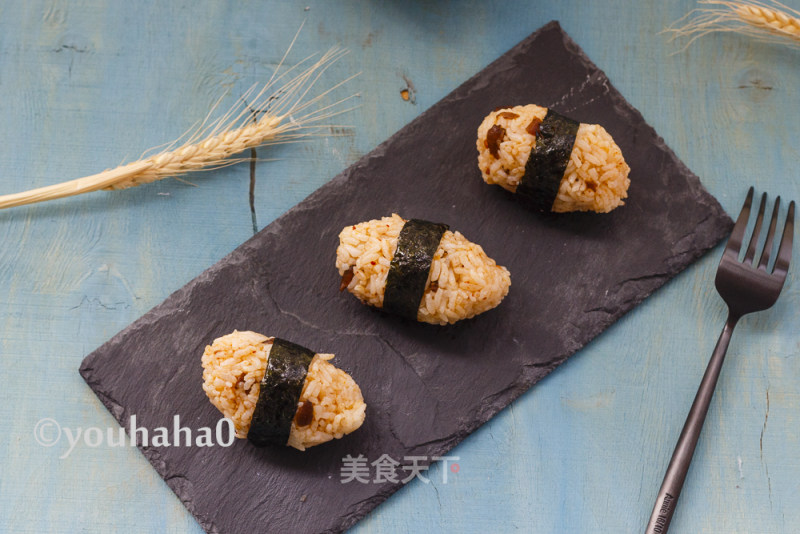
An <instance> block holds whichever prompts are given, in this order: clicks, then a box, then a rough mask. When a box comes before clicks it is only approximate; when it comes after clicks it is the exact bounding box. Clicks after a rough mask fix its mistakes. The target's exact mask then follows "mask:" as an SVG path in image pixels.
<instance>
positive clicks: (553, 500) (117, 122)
mask: <svg viewBox="0 0 800 534" xmlns="http://www.w3.org/2000/svg"><path fill="white" fill-rule="evenodd" d="M792 3H794V2H792ZM692 7H694V3H693V2H691V1H689V0H681V1H676V2H656V1H654V0H648V1H642V2H634V1H622V0H614V1H608V2H602V3H600V2H578V1H563V2H552V3H550V4H547V5H541V4H540V3H530V2H524V1H507V2H502V3H499V2H497V3H493V2H455V1H449V2H447V1H441V2H424V1H412V2H391V1H385V2H378V1H374V2H357V1H342V2H337V3H332V2H324V1H321V0H320V1H312V0H305V1H303V2H277V1H269V2H257V1H251V2H233V1H228V2H225V1H213V0H204V1H198V2H172V3H160V2H154V1H150V2H137V3H135V4H131V5H129V4H127V3H121V2H104V1H102V0H91V1H90V0H81V1H74V2H64V1H61V0H32V1H21V0H12V1H7V2H3V3H2V5H0V94H2V95H3V97H2V98H0V112H1V113H0V116H2V117H3V120H2V121H0V140H2V142H0V168H2V172H0V192H3V193H6V192H9V193H10V192H17V191H20V190H23V189H27V188H30V187H38V186H42V185H47V184H50V183H54V182H57V181H60V180H65V179H71V178H76V177H79V176H83V175H87V174H91V173H93V172H97V171H99V170H102V169H104V168H108V167H113V166H115V165H117V164H118V163H119V162H121V161H123V160H126V161H130V160H133V159H135V158H137V157H138V156H139V154H140V153H141V152H142V151H144V150H145V149H147V148H149V147H152V146H156V145H159V144H161V143H163V142H165V141H168V140H171V139H173V138H175V137H177V136H178V135H180V134H181V133H183V132H184V131H185V130H186V129H187V128H189V127H190V126H191V125H192V123H194V121H196V120H198V119H200V118H202V117H203V116H205V114H206V113H207V111H208V107H209V105H210V104H211V103H212V102H213V101H214V100H215V99H216V98H217V97H218V96H219V95H220V94H221V92H222V91H224V90H230V96H229V97H227V99H226V100H225V101H224V102H223V107H224V106H225V105H227V104H230V103H232V102H233V101H234V99H235V98H236V96H237V95H239V94H241V92H242V91H243V90H244V89H246V88H247V87H249V86H250V85H252V84H253V83H257V82H263V81H264V80H266V79H267V78H268V77H269V75H270V74H271V69H272V68H273V67H274V65H275V64H276V63H277V62H278V61H279V60H280V58H281V56H282V54H283V52H284V50H285V47H286V45H287V44H288V43H289V42H290V41H291V39H292V37H293V35H294V32H295V31H296V29H297V28H298V27H299V26H300V24H301V23H302V21H304V20H305V21H306V25H305V28H304V30H303V32H302V34H301V36H300V38H299V39H298V42H297V44H296V47H295V50H294V51H293V53H292V55H291V59H290V62H291V61H296V60H298V59H299V58H302V57H305V55H307V54H309V53H311V52H313V51H320V50H324V49H327V48H328V47H330V46H332V45H335V44H341V45H343V46H346V47H347V48H349V49H350V50H351V53H350V55H349V56H347V57H346V58H345V59H344V60H342V61H341V62H340V63H339V64H338V65H336V66H335V67H334V68H333V69H332V70H331V72H330V74H331V76H330V77H326V80H333V79H340V78H342V77H344V76H347V75H349V74H351V73H354V72H357V71H361V72H362V73H361V75H360V77H359V78H358V79H357V80H356V81H355V82H353V83H352V84H350V87H351V89H350V91H351V92H359V93H360V94H361V96H360V100H359V103H360V107H359V108H358V109H356V110H355V111H353V112H351V113H349V114H348V115H346V116H343V117H341V120H340V121H339V122H341V123H342V124H343V125H344V126H346V128H344V130H343V132H344V133H345V135H342V136H335V137H325V138H315V139H313V140H311V141H309V142H307V143H304V144H301V145H293V146H283V147H275V148H274V149H270V150H260V151H259V155H260V157H262V158H265V159H267V158H269V159H272V158H277V160H275V161H262V162H260V163H259V164H258V167H257V186H256V209H257V216H258V227H259V228H261V227H263V226H265V225H266V224H268V223H269V222H270V221H271V220H273V219H274V218H275V217H277V216H278V215H279V214H281V213H283V212H284V211H286V210H287V209H288V208H289V207H291V206H292V205H294V204H295V203H297V202H298V201H299V200H301V199H302V198H304V197H305V196H306V195H307V194H309V193H310V192H311V191H313V190H314V189H316V188H317V187H319V186H320V185H321V184H323V183H325V182H326V181H327V180H328V179H330V178H331V177H333V176H334V175H335V174H337V173H338V172H340V171H341V170H342V169H343V168H345V167H346V166H347V165H349V164H351V163H352V162H354V161H355V160H356V159H358V157H360V156H361V155H363V154H364V153H366V152H367V151H369V150H370V149H371V148H373V147H374V146H375V145H377V144H378V143H380V142H381V141H383V140H384V139H385V138H386V137H388V136H389V135H391V134H392V133H394V132H395V131H396V130H397V129H399V128H400V127H401V126H403V125H404V124H406V123H407V122H409V121H410V120H411V119H413V118H414V117H416V116H417V115H418V114H419V113H420V112H422V111H423V110H425V109H427V108H428V107H429V106H431V105H432V104H433V103H435V102H436V101H437V100H438V99H439V98H441V97H442V96H444V95H445V94H447V93H448V92H449V91H450V90H452V89H453V88H454V87H456V86H457V85H458V84H460V83H461V82H462V81H463V80H464V79H466V78H467V77H469V76H471V75H472V74H474V73H475V72H477V71H478V70H480V69H481V68H482V67H483V66H485V65H486V64H488V63H489V62H490V61H491V60H493V59H494V58H496V57H497V56H498V55H500V54H501V53H502V52H504V51H505V50H507V49H508V48H509V47H511V46H513V45H514V44H515V43H517V42H518V41H519V40H521V39H522V38H523V37H525V36H526V35H527V34H529V33H530V32H531V31H533V30H534V29H536V28H537V27H539V26H541V25H542V24H544V23H546V22H547V21H549V20H551V19H558V20H559V21H560V22H561V24H562V25H563V27H564V28H565V29H566V30H567V31H568V32H569V33H570V35H571V36H572V37H573V38H574V39H575V40H576V41H577V42H578V43H579V44H580V45H581V46H582V47H583V48H584V50H586V52H587V53H588V54H589V55H590V57H591V58H592V59H593V60H594V61H595V63H597V64H598V65H599V66H600V67H601V68H603V69H604V70H605V71H606V73H607V74H608V75H609V77H610V78H611V80H612V81H613V83H614V84H615V85H616V86H617V87H618V88H619V89H620V91H621V92H622V93H623V94H624V95H625V96H626V97H627V98H628V99H629V100H630V101H631V103H633V105H635V106H636V107H637V108H638V109H640V110H641V112H642V113H643V115H644V116H645V117H646V118H647V119H648V120H649V121H650V122H651V123H652V124H653V125H654V127H655V128H656V130H657V131H658V132H659V133H660V134H661V135H662V136H663V137H664V138H665V139H666V140H667V142H668V143H669V144H670V145H671V146H672V147H673V149H674V150H675V151H676V152H677V153H678V155H679V156H680V157H681V158H682V159H683V160H684V161H685V162H686V163H687V165H688V166H689V167H690V168H692V169H693V170H694V171H695V172H696V173H697V174H698V175H699V176H700V177H701V179H702V181H703V183H704V184H705V185H706V187H707V188H708V189H709V190H710V191H711V192H712V193H713V194H714V195H715V196H717V198H718V199H719V200H720V202H721V203H722V204H723V205H724V206H725V208H726V209H727V210H728V211H729V212H730V213H736V212H737V211H738V209H739V205H740V203H741V201H742V198H743V196H744V193H745V191H746V189H747V186H749V185H750V184H755V185H756V187H757V188H758V189H759V190H761V191H763V190H766V191H769V192H770V193H780V194H782V195H783V196H784V197H789V198H795V199H800V180H798V179H797V175H796V162H797V161H798V156H799V155H800V154H799V151H798V148H797V143H795V142H794V141H793V140H794V139H796V138H797V135H798V131H797V118H796V117H795V116H794V112H795V110H796V100H797V98H796V96H797V92H796V88H797V87H800V71H799V70H798V69H797V68H796V66H797V62H798V58H800V55H799V54H800V52H799V51H798V50H797V49H791V48H788V47H782V46H777V45H770V44H763V43H757V42H754V41H752V40H749V39H747V38H743V37H738V36H735V35H717V36H710V37H706V38H704V39H701V40H700V41H698V42H697V43H695V44H694V45H693V46H692V47H691V48H689V49H688V50H687V51H685V52H680V53H677V54H673V53H674V52H676V51H677V50H678V48H679V47H678V46H676V45H673V44H670V43H669V42H667V39H666V37H665V36H663V35H659V34H658V32H659V31H660V30H661V29H663V28H664V27H665V26H667V25H668V24H669V23H670V22H672V21H673V20H675V19H677V18H678V17H680V16H682V15H683V14H684V13H686V12H687V11H688V10H689V9H691V8H692ZM794 7H798V6H797V5H795V6H794ZM306 8H308V9H306ZM409 86H411V87H412V89H413V91H412V93H413V96H414V99H413V100H414V102H413V103H412V102H411V101H405V100H403V99H402V98H401V94H400V91H401V90H402V89H404V88H407V87H409ZM345 94H346V93H345ZM191 179H192V181H193V182H195V183H196V184H197V187H191V186H188V185H186V184H183V183H180V182H177V181H174V180H167V181H163V182H159V183H156V184H152V185H148V186H144V187H140V188H137V189H133V190H128V191H122V192H114V193H103V192H101V193H95V194H91V195H86V196H83V197H76V198H72V199H66V200H62V201H57V202H53V203H49V204H42V205H38V206H33V207H22V208H17V209H13V210H9V211H3V212H0V236H2V246H1V247H0V295H2V297H0V332H2V336H0V357H1V358H2V359H3V366H2V371H0V373H2V384H3V389H2V391H0V399H2V402H1V403H0V422H2V424H3V428H4V432H3V433H0V531H2V532H64V533H66V532H76V531H81V532H108V531H113V532H176V533H177V532H181V533H183V532H190V533H194V532H199V531H200V529H199V527H198V526H197V524H196V523H195V521H194V520H193V519H192V518H191V516H190V515H189V514H188V512H186V511H185V510H184V508H183V507H182V505H181V504H180V502H179V501H178V500H177V499H176V498H175V497H174V496H173V495H172V493H171V492H170V490H169V489H168V488H167V486H166V485H165V484H164V483H163V482H162V481H161V479H160V478H159V477H158V476H157V475H156V473H155V471H154V470H152V469H151V467H150V466H149V464H148V463H147V462H146V461H145V460H144V458H143V457H142V456H141V454H139V452H138V451H136V450H134V449H131V448H129V447H108V446H102V447H96V448H93V447H89V446H87V445H86V444H80V445H78V446H76V447H75V448H74V450H72V452H71V453H69V454H67V453H68V452H69V447H68V443H66V441H65V440H67V438H66V436H65V435H64V434H63V433H62V438H61V441H60V442H59V443H57V444H56V445H54V446H53V447H50V448H47V447H43V446H40V445H38V444H37V443H36V441H35V440H34V427H35V425H36V423H37V421H39V420H40V419H42V418H52V419H54V420H56V421H58V422H59V423H60V424H61V425H62V427H63V428H64V432H65V431H66V429H70V430H72V431H77V429H78V428H81V429H84V430H85V429H87V428H90V427H98V428H102V429H106V428H115V427H116V425H115V422H114V420H113V418H112V417H111V416H110V415H109V414H108V413H106V411H105V409H104V408H103V407H102V406H101V404H100V403H99V401H98V400H97V399H96V398H95V397H94V395H93V394H92V393H91V392H90V390H89V389H88V387H86V386H85V384H84V383H83V382H82V380H81V379H80V377H79V376H78V373H77V368H78V365H79V363H80V361H81V359H82V358H83V356H84V355H85V354H87V353H88V352H90V351H91V350H93V349H94V348H96V347H97V346H99V345H100V344H101V343H103V342H104V341H105V340H107V339H108V338H109V337H110V336H112V335H113V334H114V333H116V332H117V331H119V330H120V329H122V328H123V327H124V326H126V325H127V324H128V323H130V322H131V321H133V320H134V319H136V318H137V317H139V316H140V315H141V314H142V313H144V312H145V311H146V310H148V309H149V308H151V307H152V306H154V305H156V304H158V303H159V302H160V301H161V300H163V299H164V298H165V297H166V296H167V295H168V294H169V293H170V292H172V291H174V290H175V289H177V288H179V287H181V286H182V285H183V284H184V283H186V282H187V281H189V280H190V279H191V278H192V277H194V276H195V275H197V274H198V273H200V272H201V271H202V270H203V269H205V268H206V267H208V266H210V265H212V264H213V263H214V262H215V261H216V260H218V259H219V258H221V257H222V256H223V255H225V254H226V253H227V252H229V251H230V250H232V249H233V248H235V246H237V245H238V244H240V243H241V242H242V241H244V240H245V239H246V238H247V237H249V236H250V235H251V234H252V231H253V230H252V223H251V218H250V213H249V209H248V200H247V196H248V188H249V170H248V169H247V167H246V166H235V167H231V168H227V169H223V170H220V171H215V172H212V173H207V174H204V175H202V176H199V177H193V178H191ZM784 209H785V208H784ZM719 252H720V250H719V249H718V250H716V251H714V252H713V253H712V254H709V255H708V256H706V257H705V258H703V259H702V260H700V261H699V262H698V263H697V264H696V265H694V266H693V267H691V268H690V269H689V270H687V271H686V272H685V273H683V274H682V275H681V276H679V277H678V278H677V279H675V280H674V281H673V282H671V283H670V284H668V285H667V286H666V287H664V288H663V289H661V290H659V291H658V292H657V293H656V294H655V295H653V296H652V297H651V298H649V299H648V300H647V301H646V302H645V303H644V304H642V305H641V306H639V307H638V308H636V309H635V310H634V311H633V312H631V313H630V314H628V315H627V316H626V317H624V318H623V319H622V320H621V321H620V322H619V323H617V324H616V325H614V326H613V327H612V328H611V329H609V330H608V331H607V332H606V333H604V334H603V335H601V336H600V337H599V338H598V339H596V340H595V341H594V342H592V343H591V344H590V345H588V346H587V347H586V348H585V349H583V350H582V351H581V353H580V354H579V355H577V356H576V357H575V358H573V359H571V360H570V361H568V362H567V363H566V364H564V365H563V366H562V367H560V368H559V369H557V370H556V371H555V372H554V373H553V374H552V375H551V376H550V377H548V378H547V379H546V380H544V381H543V382H541V383H540V384H539V385H537V386H536V387H535V388H534V389H533V390H531V391H530V392H529V393H528V394H526V395H524V396H523V397H522V398H520V399H519V400H518V401H517V402H515V403H514V404H513V405H512V406H511V407H509V408H508V409H507V410H505V411H503V412H502V413H501V414H500V415H499V416H497V417H496V418H495V419H494V420H492V421H491V422H490V423H488V424H487V425H485V426H484V427H483V428H481V429H480V430H479V431H478V432H476V433H475V434H474V435H473V436H471V437H470V438H468V439H467V440H466V441H465V442H464V443H462V444H461V445H459V446H458V447H457V448H456V449H455V450H454V451H453V453H452V454H454V455H458V456H459V457H460V460H459V461H458V463H459V467H460V470H459V471H458V472H457V473H453V472H450V473H449V477H448V481H447V483H446V484H445V483H443V480H442V476H443V473H442V470H441V468H440V467H439V466H437V467H434V468H433V469H432V471H431V472H430V473H429V475H430V479H431V482H430V483H429V484H425V483H422V482H421V481H414V482H413V483H411V484H410V485H409V486H408V487H406V488H404V489H402V490H401V491H399V492H398V493H397V494H396V495H395V496H393V497H392V498H391V499H390V500H389V501H387V502H386V503H385V504H383V505H381V506H380V507H378V508H377V509H376V510H375V512H374V513H372V514H370V515H369V516H368V517H367V518H366V519H365V520H363V521H362V522H361V523H360V524H358V525H357V526H356V527H355V528H354V529H353V531H354V532H356V533H359V534H360V533H364V534H378V533H388V532H392V533H394V532H419V531H432V532H487V531H488V532H515V531H519V532H542V533H544V532H635V531H638V530H643V526H644V524H645V522H646V520H647V517H648V516H649V513H650V508H651V506H652V503H653V499H654V496H655V493H656V490H657V488H658V485H659V484H660V481H661V477H662V475H663V472H664V469H665V467H666V464H667V461H668V458H669V456H670V454H671V451H672V447H673V445H674V442H675V440H676V438H677V435H678V433H679V431H680V427H681V425H682V423H683V420H684V417H685V415H686V411H687V410H688V408H689V405H690V404H691V400H692V397H693V395H694V391H695V388H696V386H697V384H698V383H699V380H700V377H701V375H702V372H703V370H704V368H705V364H706V361H707V358H708V356H709V355H710V352H711V350H712V348H713V345H714V342H715V340H716V337H717V334H718V331H719V329H720V328H721V326H722V322H723V318H724V308H723V304H722V302H721V300H720V299H719V298H718V297H717V296H716V294H715V292H714V291H713V277H714V271H715V269H716V263H717V261H718V257H719ZM794 261H795V263H797V262H798V254H797V253H795V257H794ZM795 267H796V266H795ZM796 271H797V269H794V270H793V271H792V273H790V278H789V280H788V282H787V287H786V289H785V290H784V295H783V296H782V298H781V300H780V301H779V302H778V304H777V305H776V306H775V307H774V308H773V309H772V310H770V311H768V312H765V313H762V314H759V315H755V316H752V317H748V318H746V319H745V320H744V321H743V322H742V323H741V325H740V326H739V328H738V329H737V332H736V334H735V335H734V338H733V342H732V345H731V349H730V351H729V357H728V362H727V363H726V367H725V369H724V370H723V373H722V377H721V379H720V384H719V387H718V390H717V395H716V396H715V399H714V401H713V403H712V406H711V410H710V412H709V416H708V420H707V422H706V428H705V431H704V434H703V436H702V438H701V441H700V444H699V446H698V450H697V454H696V456H695V460H694V464H693V467H692V470H691V472H690V474H689V477H688V480H687V484H686V487H685V489H684V493H683V496H682V499H681V503H680V506H679V508H678V511H677V513H676V516H675V518H674V521H673V529H674V531H676V532H763V533H776V534H777V533H784V532H790V531H792V530H794V529H796V525H797V524H799V523H800V491H798V489H800V487H799V486H798V482H797V481H798V480H800V461H798V458H799V457H800V456H798V451H800V443H799V442H800V434H799V433H798V431H797V428H798V415H797V414H798V413H800V389H798V384H800V357H798V356H800V340H798V337H797V332H798V331H800V314H798V312H797V310H798V305H799V304H800V289H798V288H799V287H800V285H799V284H798V282H797V275H796V274H795V273H796ZM46 435H50V436H53V435H54V434H53V433H50V434H46ZM60 456H65V457H64V458H63V459H62V458H60Z"/></svg>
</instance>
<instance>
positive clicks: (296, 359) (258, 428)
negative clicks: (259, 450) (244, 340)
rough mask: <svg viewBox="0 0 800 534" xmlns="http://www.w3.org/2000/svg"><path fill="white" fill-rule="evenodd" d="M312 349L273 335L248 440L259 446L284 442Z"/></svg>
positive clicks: (282, 443) (295, 409)
mask: <svg viewBox="0 0 800 534" xmlns="http://www.w3.org/2000/svg"><path fill="white" fill-rule="evenodd" d="M313 358H314V351H312V350H309V349H307V348H305V347H301V346H300V345H296V344H294V343H292V342H290V341H286V340H284V339H279V338H277V337H276V338H275V339H274V340H273V342H272V349H271V350H270V352H269V359H268V361H267V369H266V371H264V378H262V379H261V389H260V390H259V392H258V401H257V402H256V407H255V409H254V410H253V418H252V419H251V420H250V430H249V431H248V432H247V439H248V440H250V442H251V443H253V444H254V445H256V446H258V447H264V446H265V445H286V443H287V442H288V441H289V432H290V431H291V429H292V420H293V419H294V416H295V413H297V402H298V401H299V400H300V393H302V391H303V385H304V384H305V382H306V375H307V374H308V366H309V365H310V364H311V360H312V359H313Z"/></svg>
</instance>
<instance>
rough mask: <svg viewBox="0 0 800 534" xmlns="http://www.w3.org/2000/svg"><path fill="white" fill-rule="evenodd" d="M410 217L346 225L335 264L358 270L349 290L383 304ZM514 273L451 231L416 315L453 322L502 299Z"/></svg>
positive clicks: (342, 268) (367, 300)
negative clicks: (396, 251) (390, 271)
mask: <svg viewBox="0 0 800 534" xmlns="http://www.w3.org/2000/svg"><path fill="white" fill-rule="evenodd" d="M405 222H406V221H405V220H404V219H403V218H402V217H400V216H399V215H397V214H392V216H391V217H383V218H382V219H379V220H377V219H376V220H371V221H367V222H364V223H360V224H356V225H353V226H347V227H345V228H344V229H343V230H342V231H341V233H340V234H339V248H338V249H337V251H336V268H337V269H338V270H339V274H340V275H344V274H345V273H346V272H347V271H348V270H350V269H352V270H353V278H352V280H351V281H350V283H349V284H348V285H347V289H348V291H350V293H352V294H353V295H355V296H356V297H358V298H359V299H360V300H361V301H362V302H364V303H365V304H369V305H371V306H375V307H377V308H382V307H383V295H384V289H385V286H386V276H387V275H388V274H389V266H390V265H391V262H392V258H393V257H394V253H395V249H396V248H397V238H398V236H399V235H400V230H401V229H402V228H403V225H404V224H405ZM510 286H511V276H510V275H509V272H508V270H507V269H506V268H505V267H501V266H498V265H497V264H496V262H495V261H494V260H493V259H492V258H490V257H489V256H487V255H486V253H485V252H484V251H483V249H482V248H481V247H480V245H477V244H475V243H472V242H470V241H468V240H467V239H466V238H465V237H464V236H463V235H461V233H459V232H451V231H447V232H445V233H444V235H443V236H442V240H441V242H440V243H439V248H438V249H437V250H436V253H435V254H434V257H433V263H432V265H431V272H430V274H429V276H428V281H427V283H426V286H425V293H424V295H423V297H422V301H421V302H420V306H419V310H418V312H417V320H418V321H422V322H426V323H431V324H442V325H443V324H452V323H454V322H456V321H459V320H461V319H468V318H470V317H474V316H475V315H478V314H479V313H483V312H485V311H487V310H490V309H492V308H494V307H495V306H497V305H498V304H500V302H501V301H502V300H503V298H504V297H505V296H506V295H507V294H508V289H509V287H510Z"/></svg>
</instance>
